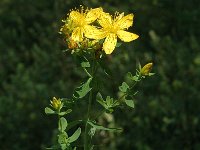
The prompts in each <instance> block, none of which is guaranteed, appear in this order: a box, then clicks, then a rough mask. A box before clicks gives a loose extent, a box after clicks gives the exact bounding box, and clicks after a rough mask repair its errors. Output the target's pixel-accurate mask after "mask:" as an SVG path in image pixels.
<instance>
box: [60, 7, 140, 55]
mask: <svg viewBox="0 0 200 150" xmlns="http://www.w3.org/2000/svg"><path fill="white" fill-rule="evenodd" d="M133 17H134V15H133V14H128V15H126V16H125V15H124V13H121V14H119V13H115V15H114V16H112V15H110V14H109V13H106V12H104V11H103V9H102V8H101V7H100V8H94V9H88V8H87V9H84V8H83V7H81V9H80V10H71V12H70V13H69V15H68V17H67V19H66V20H64V23H65V24H64V25H63V26H62V27H61V29H60V31H61V33H62V34H64V35H65V38H66V40H67V42H68V48H70V49H76V48H79V47H81V46H82V48H88V47H92V48H94V47H98V48H102V50H103V51H105V53H106V54H111V53H112V52H113V50H114V49H115V47H116V45H117V38H119V39H120V40H121V41H123V42H130V41H133V40H135V39H137V38H138V37H139V36H138V35H137V34H134V33H131V32H128V31H126V30H127V29H128V28H129V27H131V26H132V25H133ZM102 41H103V42H102ZM100 43H101V46H99V44H100ZM97 45H98V46H97ZM94 49H95V48H94Z"/></svg>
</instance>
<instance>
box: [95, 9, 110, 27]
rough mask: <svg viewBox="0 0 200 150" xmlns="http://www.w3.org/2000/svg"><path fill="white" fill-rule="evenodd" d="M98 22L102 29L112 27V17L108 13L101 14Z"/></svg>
mask: <svg viewBox="0 0 200 150" xmlns="http://www.w3.org/2000/svg"><path fill="white" fill-rule="evenodd" d="M98 22H99V24H100V25H101V26H102V27H103V28H109V27H110V26H111V25H112V17H111V15H110V14H109V13H104V12H102V13H101V15H100V17H99V20H98Z"/></svg>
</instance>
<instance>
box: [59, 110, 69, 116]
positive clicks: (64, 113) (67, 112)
mask: <svg viewBox="0 0 200 150" xmlns="http://www.w3.org/2000/svg"><path fill="white" fill-rule="evenodd" d="M70 112H72V110H71V109H68V110H66V111H63V112H60V113H59V115H60V116H64V115H66V114H69V113H70Z"/></svg>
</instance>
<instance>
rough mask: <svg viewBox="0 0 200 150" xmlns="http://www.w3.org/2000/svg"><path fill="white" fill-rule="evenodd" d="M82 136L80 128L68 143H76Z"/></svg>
mask: <svg viewBox="0 0 200 150" xmlns="http://www.w3.org/2000/svg"><path fill="white" fill-rule="evenodd" d="M80 135H81V128H78V129H77V130H76V131H75V132H74V134H73V135H72V136H70V137H69V138H68V142H69V143H72V142H74V141H76V140H77V139H78V138H79V136H80Z"/></svg>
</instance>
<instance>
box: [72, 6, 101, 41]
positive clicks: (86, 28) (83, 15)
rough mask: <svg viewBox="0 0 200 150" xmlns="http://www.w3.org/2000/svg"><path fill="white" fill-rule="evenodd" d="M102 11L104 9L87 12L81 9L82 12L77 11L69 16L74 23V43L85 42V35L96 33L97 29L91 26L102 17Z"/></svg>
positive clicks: (73, 11)
mask: <svg viewBox="0 0 200 150" xmlns="http://www.w3.org/2000/svg"><path fill="white" fill-rule="evenodd" d="M102 11H103V10H102V8H95V9H90V10H85V11H84V10H83V8H81V11H80V12H79V11H77V10H72V11H71V12H70V14H69V18H70V20H71V21H72V23H73V31H72V36H71V38H72V39H73V40H74V41H77V42H81V41H83V37H84V34H87V32H93V31H95V29H96V27H94V26H91V25H90V24H91V23H92V22H94V21H95V20H96V19H97V18H98V17H99V16H100V14H101V12H102Z"/></svg>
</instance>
